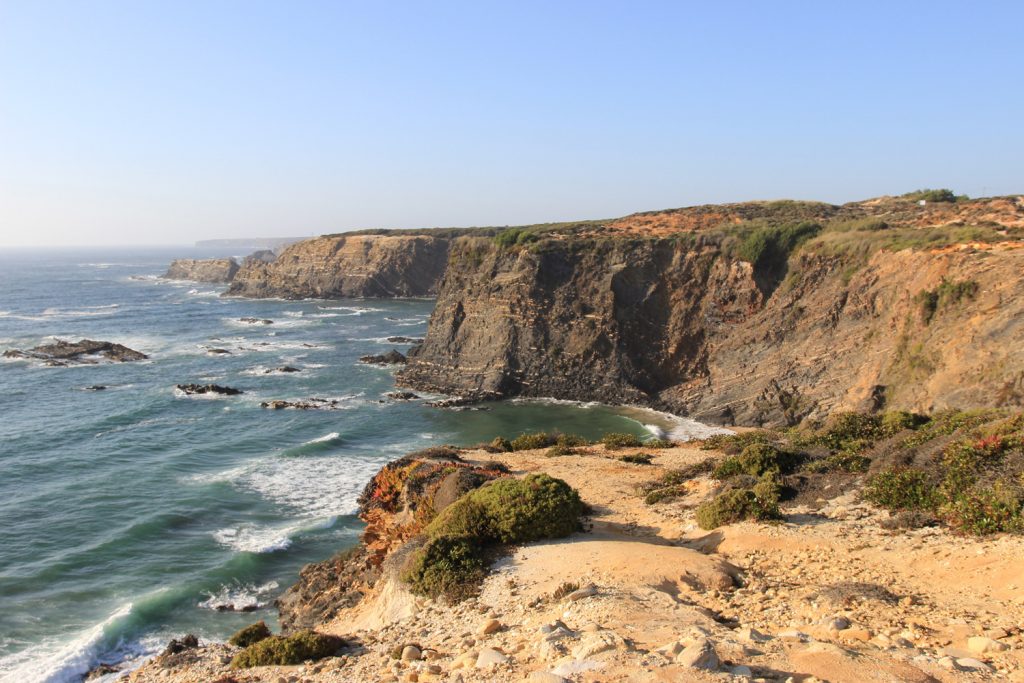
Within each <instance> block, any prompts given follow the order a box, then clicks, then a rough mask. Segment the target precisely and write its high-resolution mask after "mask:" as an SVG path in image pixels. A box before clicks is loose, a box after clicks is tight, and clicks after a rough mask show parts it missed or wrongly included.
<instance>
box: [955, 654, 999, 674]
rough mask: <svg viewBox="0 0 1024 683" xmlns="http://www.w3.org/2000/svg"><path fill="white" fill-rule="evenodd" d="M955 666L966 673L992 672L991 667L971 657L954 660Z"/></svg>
mask: <svg viewBox="0 0 1024 683" xmlns="http://www.w3.org/2000/svg"><path fill="white" fill-rule="evenodd" d="M956 665H957V667H958V668H960V669H966V670H968V671H993V669H992V667H991V666H989V665H988V664H986V663H985V662H983V661H981V660H979V659H974V658H973V657H961V658H960V659H958V660H956Z"/></svg>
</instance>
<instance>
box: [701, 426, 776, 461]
mask: <svg viewBox="0 0 1024 683" xmlns="http://www.w3.org/2000/svg"><path fill="white" fill-rule="evenodd" d="M777 437H778V434H777V433H776V432H775V431H773V430H770V429H755V430H751V431H749V432H742V433H740V434H715V435H714V436H709V437H708V438H706V439H704V441H703V442H702V443H701V445H700V447H701V450H705V451H722V452H723V453H725V454H726V455H736V454H738V453H739V452H740V451H742V450H743V449H744V448H746V447H747V446H749V445H751V444H755V443H771V442H772V441H774V440H775V439H776V438H777Z"/></svg>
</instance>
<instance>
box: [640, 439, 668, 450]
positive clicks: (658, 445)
mask: <svg viewBox="0 0 1024 683" xmlns="http://www.w3.org/2000/svg"><path fill="white" fill-rule="evenodd" d="M675 446H676V445H675V443H673V442H671V441H669V440H667V439H650V440H648V441H644V443H643V447H644V448H653V449H662V448H675Z"/></svg>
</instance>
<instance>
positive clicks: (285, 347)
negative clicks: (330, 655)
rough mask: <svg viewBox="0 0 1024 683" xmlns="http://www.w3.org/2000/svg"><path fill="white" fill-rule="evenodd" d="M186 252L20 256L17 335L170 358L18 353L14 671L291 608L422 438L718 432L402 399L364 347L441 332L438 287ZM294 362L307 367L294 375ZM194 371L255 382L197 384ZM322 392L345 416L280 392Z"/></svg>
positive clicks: (0, 399) (14, 290)
mask: <svg viewBox="0 0 1024 683" xmlns="http://www.w3.org/2000/svg"><path fill="white" fill-rule="evenodd" d="M184 251H185V250H181V249H177V250H148V251H123V250H122V251H118V250H107V251H98V250H89V251H78V252H56V251H8V252H0V350H2V349H7V348H27V347H31V346H35V345H37V344H39V343H42V342H44V341H46V340H47V339H48V338H50V337H59V338H63V339H75V340H77V339H79V338H92V339H102V340H110V341H115V342H120V343H123V344H125V345H127V346H129V347H131V348H134V349H137V350H139V351H142V352H144V353H147V354H149V355H150V360H148V361H142V362H138V363H125V364H101V365H93V366H80V367H66V368H51V367H41V366H40V365H38V364H36V363H33V362H27V361H16V360H7V359H5V360H4V362H2V363H0V415H2V416H3V417H2V419H0V680H4V681H77V680H80V679H81V675H82V674H83V673H84V672H85V671H87V670H88V669H89V668H90V667H91V666H93V665H95V664H96V663H97V662H100V661H117V660H120V659H123V658H124V657H132V656H137V655H140V654H144V653H146V652H151V651H152V650H153V649H154V648H156V647H158V646H160V645H162V644H163V643H164V642H165V641H166V640H167V639H168V638H170V637H172V636H176V635H181V634H182V633H184V632H193V633H196V634H198V635H199V636H200V637H204V638H214V639H222V638H224V637H225V636H226V635H228V634H230V633H231V632H232V631H234V630H235V629H237V628H238V627H240V626H241V625H244V624H246V623H251V622H252V621H254V620H255V619H258V618H264V619H267V620H272V619H273V617H274V614H275V612H274V609H273V607H272V604H271V603H272V601H273V599H274V597H276V595H278V594H279V593H280V592H281V591H282V590H284V588H286V587H287V586H288V585H289V584H290V583H291V582H292V581H293V580H294V579H295V577H296V576H297V573H298V569H299V568H300V567H301V566H302V565H303V564H305V563H307V562H311V561H315V560H320V559H324V558H326V557H328V556H330V555H331V554H332V553H334V552H336V551H337V550H339V549H341V548H343V547H345V546H347V545H349V544H351V543H354V542H355V540H356V538H357V536H358V533H359V530H360V523H359V521H358V520H357V519H356V518H355V517H354V515H353V513H354V511H355V509H356V498H357V496H358V494H359V492H360V490H361V489H362V487H363V485H364V484H365V483H366V481H367V480H368V479H369V477H370V476H371V475H372V474H373V473H374V472H375V471H376V470H377V469H378V468H379V467H380V466H381V465H382V464H384V463H385V462H387V461H388V460H391V459H394V458H396V457H398V456H400V455H402V454H404V453H407V452H409V451H412V450H415V449H418V448H422V447H424V446H428V445H436V444H441V443H453V444H472V443H477V442H480V441H483V440H490V439H491V438H493V437H494V436H495V435H497V434H501V435H505V436H508V437H513V436H515V435H517V434H519V433H521V432H523V431H530V430H539V429H549V430H553V429H558V430H562V431H565V432H575V433H580V434H583V435H585V436H588V437H597V436H599V435H600V434H602V433H604V432H607V431H631V432H634V433H637V434H650V433H651V432H650V430H649V429H645V427H644V424H643V423H644V422H645V421H648V419H647V418H648V417H649V421H651V422H654V423H657V424H659V425H661V427H663V428H673V427H674V428H676V429H679V430H681V432H685V431H686V430H687V429H691V428H692V429H699V426H696V425H693V424H692V423H686V422H684V421H673V420H671V419H669V418H667V417H659V416H657V415H654V414H644V413H638V412H636V411H628V410H619V409H613V408H610V407H606V406H597V405H589V406H580V405H574V404H562V403H557V402H550V403H534V402H505V403H498V404H493V405H489V406H487V408H488V410H481V411H449V410H440V409H433V408H429V407H426V406H424V405H423V404H422V402H420V401H413V402H408V403H406V402H395V401H390V400H387V399H385V397H384V394H385V393H387V392H388V391H391V390H393V388H394V386H393V380H392V375H391V371H390V370H389V369H385V368H379V367H372V366H367V365H363V364H360V363H358V362H357V360H358V357H359V356H361V355H365V354H368V353H381V352H383V351H386V350H388V349H391V348H397V349H399V350H403V351H404V350H406V349H407V348H408V345H407V344H391V343H388V342H387V341H386V337H388V336H395V335H402V336H410V337H419V336H422V335H423V334H424V333H425V331H426V323H427V319H428V318H429V314H430V311H431V309H432V307H433V302H432V301H428V300H405V301H377V300H345V301H302V302H288V301H249V300H237V299H225V298H221V297H220V296H219V294H220V291H221V288H220V287H217V286H213V285H206V284H199V283H184V282H167V281H163V280H160V279H158V278H157V277H156V276H157V275H158V274H160V273H162V272H163V270H164V269H165V268H166V265H167V263H168V262H169V260H170V259H171V258H174V257H177V256H188V255H189V254H186V253H183V252H184ZM197 255H210V254H197ZM242 317H256V318H261V319H263V318H265V319H270V320H273V321H274V322H273V324H270V325H262V324H255V325H254V324H247V323H244V322H241V321H240V320H239V319H240V318H242ZM209 347H213V348H221V349H227V350H229V351H230V352H231V353H230V354H222V355H211V354H210V353H208V351H207V348H209ZM285 365H290V366H293V367H296V368H299V369H300V372H296V373H278V372H274V370H275V369H276V368H279V367H281V366H285ZM267 371H270V372H267ZM185 382H201V383H208V382H216V383H220V384H226V385H229V386H232V387H237V388H239V389H242V390H243V391H244V392H245V393H244V394H243V395H241V396H236V397H224V398H215V399H205V398H194V397H183V396H180V395H177V394H176V392H175V391H174V390H173V387H174V385H175V384H177V383H185ZM93 385H104V386H106V387H107V389H105V390H103V391H89V390H86V387H89V386H93ZM312 396H316V397H324V398H333V399H337V400H338V402H339V403H338V406H339V409H338V410H333V411H295V410H279V411H270V410H266V409H263V408H261V407H260V405H259V403H260V401H265V400H268V399H275V398H283V399H302V398H309V397H312ZM224 604H233V605H235V606H236V607H241V606H243V605H256V606H258V608H257V611H256V612H254V613H237V612H230V611H218V610H217V609H216V608H217V606H218V605H224Z"/></svg>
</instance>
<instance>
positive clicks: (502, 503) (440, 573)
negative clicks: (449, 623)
mask: <svg viewBox="0 0 1024 683" xmlns="http://www.w3.org/2000/svg"><path fill="white" fill-rule="evenodd" d="M582 514H583V502H582V501H581V500H580V497H579V494H578V493H577V492H576V491H575V490H574V489H573V488H572V487H570V486H569V485H568V484H566V483H565V482H564V481H562V480H560V479H555V478H553V477H550V476H548V475H546V474H530V475H527V476H526V477H524V478H523V479H512V478H508V479H498V480H495V481H491V482H488V483H487V484H484V485H483V486H481V487H480V488H478V489H475V490H473V491H470V492H469V493H467V494H466V495H464V496H462V497H461V498H459V499H458V500H457V501H455V502H454V503H452V504H451V505H449V506H448V507H447V508H445V509H444V510H443V511H442V512H441V513H440V514H439V515H438V516H437V517H436V518H435V519H434V520H433V521H432V522H431V523H430V524H429V525H428V526H427V528H426V530H425V535H426V538H427V542H426V544H425V545H424V546H423V547H422V548H421V549H419V550H418V551H417V552H416V553H415V554H414V555H413V557H412V558H411V560H410V562H409V563H408V564H407V566H406V569H405V571H403V573H402V578H403V579H404V580H405V581H406V582H407V583H409V584H410V586H411V588H412V590H413V592H415V593H418V594H420V595H428V596H430V597H437V596H441V595H443V596H445V597H447V598H448V599H450V600H453V601H457V600H460V599H463V598H465V597H467V596H468V595H470V594H471V593H472V592H473V591H474V590H475V589H476V586H477V585H478V584H479V582H480V581H481V580H482V578H483V576H484V575H485V573H486V569H487V566H488V564H489V557H490V554H491V552H492V551H493V549H494V547H495V546H496V545H498V544H511V543H527V542H530V541H538V540H541V539H546V538H561V537H563V536H568V535H569V534H571V533H573V532H574V531H576V530H577V529H578V528H579V526H580V516H581V515H582Z"/></svg>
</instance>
